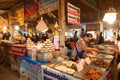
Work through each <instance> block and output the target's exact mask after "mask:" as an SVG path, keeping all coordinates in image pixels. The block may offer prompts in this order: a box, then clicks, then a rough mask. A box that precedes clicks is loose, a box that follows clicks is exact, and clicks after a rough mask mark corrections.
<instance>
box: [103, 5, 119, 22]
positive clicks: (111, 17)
mask: <svg viewBox="0 0 120 80" xmlns="http://www.w3.org/2000/svg"><path fill="white" fill-rule="evenodd" d="M116 15H117V13H116V10H115V9H114V8H113V7H110V8H109V10H108V12H107V13H105V15H104V18H103V21H106V22H108V23H109V24H113V23H114V22H115V21H116Z"/></svg>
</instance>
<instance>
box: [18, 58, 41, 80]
mask: <svg viewBox="0 0 120 80" xmlns="http://www.w3.org/2000/svg"><path fill="white" fill-rule="evenodd" d="M20 79H21V80H41V63H40V62H37V61H33V60H31V59H30V58H29V57H23V58H22V59H21V60H20Z"/></svg>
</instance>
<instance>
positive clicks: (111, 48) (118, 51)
mask: <svg viewBox="0 0 120 80" xmlns="http://www.w3.org/2000/svg"><path fill="white" fill-rule="evenodd" d="M108 49H109V50H111V51H115V52H117V53H120V50H118V49H116V48H113V47H109V48H108Z"/></svg>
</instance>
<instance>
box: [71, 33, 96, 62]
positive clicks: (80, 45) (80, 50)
mask: <svg viewBox="0 0 120 80" xmlns="http://www.w3.org/2000/svg"><path fill="white" fill-rule="evenodd" d="M91 39H92V35H91V34H90V33H87V34H84V35H83V38H79V39H78V41H77V42H76V44H75V48H74V51H73V54H72V56H73V57H75V61H77V60H78V59H79V58H82V57H83V56H84V55H85V52H86V51H89V52H91V53H92V52H93V51H98V49H96V48H90V47H87V43H88V42H89V41H90V40H91Z"/></svg>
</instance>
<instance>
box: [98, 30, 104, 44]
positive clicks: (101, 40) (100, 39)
mask: <svg viewBox="0 0 120 80" xmlns="http://www.w3.org/2000/svg"><path fill="white" fill-rule="evenodd" d="M102 43H104V37H103V36H102V32H100V35H99V37H98V44H102Z"/></svg>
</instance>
